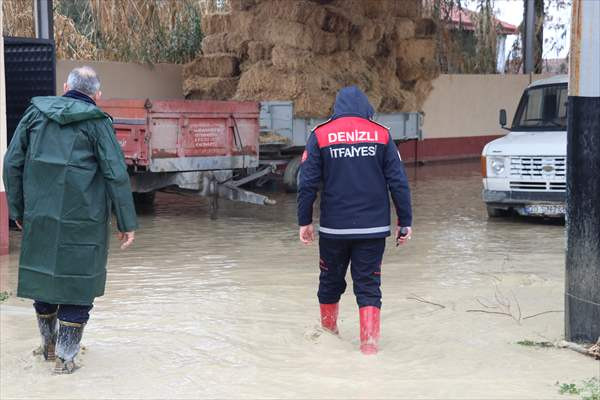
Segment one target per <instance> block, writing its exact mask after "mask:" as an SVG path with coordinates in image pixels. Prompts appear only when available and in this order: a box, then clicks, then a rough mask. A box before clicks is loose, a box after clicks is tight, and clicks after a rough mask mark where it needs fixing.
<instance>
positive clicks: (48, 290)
mask: <svg viewBox="0 0 600 400" xmlns="http://www.w3.org/2000/svg"><path fill="white" fill-rule="evenodd" d="M31 103H32V105H31V106H30V107H29V108H28V109H27V111H26V112H25V115H24V116H23V118H22V119H21V122H20V123H19V126H18V127H17V130H16V131H15V134H14V136H13V139H12V141H11V144H10V146H9V148H8V151H7V153H6V156H5V158H4V183H5V185H6V193H7V196H8V203H9V209H10V216H11V218H12V219H15V220H19V221H22V222H23V241H22V243H21V259H20V263H19V284H18V290H17V295H18V296H19V297H26V298H30V299H35V300H40V301H44V302H47V303H52V304H79V305H90V304H92V303H93V301H94V298H95V297H98V296H102V295H103V294H104V286H105V283H106V259H107V254H108V243H109V242H108V235H109V223H110V217H111V210H112V211H114V213H115V214H116V219H117V223H118V228H119V231H121V232H129V231H133V230H135V229H136V228H137V220H136V214H135V208H134V205H133V199H132V195H131V187H130V184H129V175H128V174H127V167H126V165H125V160H124V158H123V153H122V152H121V148H120V146H119V143H118V142H117V139H116V137H115V134H114V130H113V127H112V123H111V120H110V118H109V117H108V115H107V114H104V113H103V112H102V111H101V110H100V109H99V108H98V107H96V106H94V105H92V104H89V103H86V102H84V101H81V100H76V99H71V98H67V97H35V98H33V100H32V102H31Z"/></svg>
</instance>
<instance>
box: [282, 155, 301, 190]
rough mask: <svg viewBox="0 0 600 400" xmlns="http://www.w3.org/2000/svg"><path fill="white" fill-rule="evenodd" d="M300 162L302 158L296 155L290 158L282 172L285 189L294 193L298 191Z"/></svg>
mask: <svg viewBox="0 0 600 400" xmlns="http://www.w3.org/2000/svg"><path fill="white" fill-rule="evenodd" d="M301 162H302V158H301V157H300V156H298V157H295V158H292V159H291V160H290V162H289V163H288V164H287V165H286V166H285V171H284V172H283V184H284V185H285V190H286V191H287V192H290V193H296V192H297V191H298V184H299V182H300V164H301Z"/></svg>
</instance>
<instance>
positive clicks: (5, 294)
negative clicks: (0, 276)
mask: <svg viewBox="0 0 600 400" xmlns="http://www.w3.org/2000/svg"><path fill="white" fill-rule="evenodd" d="M9 297H10V293H8V292H0V303H2V302H3V301H4V300H6V299H8V298H9Z"/></svg>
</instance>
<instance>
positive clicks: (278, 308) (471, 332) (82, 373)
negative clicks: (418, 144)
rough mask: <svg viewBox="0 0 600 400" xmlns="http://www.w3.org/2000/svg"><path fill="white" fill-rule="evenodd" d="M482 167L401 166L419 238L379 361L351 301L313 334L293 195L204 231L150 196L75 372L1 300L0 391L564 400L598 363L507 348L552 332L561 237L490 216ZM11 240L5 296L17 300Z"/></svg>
mask: <svg viewBox="0 0 600 400" xmlns="http://www.w3.org/2000/svg"><path fill="white" fill-rule="evenodd" d="M478 170H479V163H460V164H444V165H441V164H438V165H433V166H425V167H420V168H417V169H409V170H408V173H409V176H410V178H411V187H412V190H413V202H414V214H415V221H414V239H413V240H412V241H411V242H410V243H409V245H407V246H405V247H403V248H399V249H398V248H395V247H393V246H392V242H391V241H388V248H387V249H386V255H385V259H384V266H383V293H384V298H383V308H382V339H381V349H380V353H379V355H377V356H375V357H364V356H362V355H361V354H360V352H359V351H358V333H359V332H358V315H357V314H358V313H357V308H356V303H355V302H354V298H353V295H352V293H351V292H348V293H346V294H345V295H344V297H343V298H342V304H341V313H340V318H341V321H340V337H335V336H333V335H331V334H328V333H324V332H322V331H321V329H320V328H319V326H318V304H317V299H316V288H317V278H318V263H317V246H315V245H313V246H311V247H305V246H303V245H301V244H300V243H299V241H298V239H297V228H296V225H295V197H294V196H293V195H287V194H283V193H275V194H273V197H274V198H275V199H276V200H277V201H278V205H276V206H272V207H258V206H247V205H241V204H235V203H225V202H223V203H222V204H221V210H220V218H219V219H218V220H216V221H212V220H210V219H209V218H208V215H209V207H208V202H207V201H206V200H204V199H197V198H183V197H179V196H176V195H170V194H169V195H167V194H161V195H159V196H158V197H157V204H156V207H155V210H154V211H153V212H151V213H145V214H143V215H141V216H140V223H141V229H140V231H139V234H138V235H137V241H136V243H135V245H134V247H133V248H131V249H130V250H128V251H124V252H123V251H119V250H118V249H117V246H116V243H113V249H114V250H113V251H112V254H111V256H110V259H109V266H108V270H109V278H108V284H107V291H106V295H105V296H104V297H102V298H99V299H97V302H96V304H95V308H94V310H93V311H92V317H91V319H90V322H89V324H88V326H87V327H86V331H85V334H84V338H83V344H84V346H85V350H84V351H83V352H82V354H81V356H80V357H79V359H80V362H81V364H82V368H81V369H80V370H78V371H77V373H76V374H75V375H72V376H52V375H51V374H50V370H51V365H50V364H48V363H44V362H43V361H42V360H40V359H38V358H34V357H33V356H32V355H31V350H32V349H33V348H34V347H36V345H37V344H38V338H37V331H36V324H35V319H34V314H33V310H32V308H31V302H30V301H29V300H22V299H18V298H15V297H14V296H11V297H10V298H9V299H8V300H6V301H4V302H3V303H2V304H1V305H0V334H1V335H0V356H1V357H0V360H1V361H0V367H1V389H0V397H1V398H2V399H8V398H27V399H32V398H56V399H59V398H60V399H69V398H74V399H81V398H86V399H96V398H97V399H109V398H110V399H113V398H136V399H137V398H302V399H308V398H428V399H429V398H477V399H480V398H486V399H488V398H489V399H491V398H493V399H506V398H511V399H523V398H565V397H564V396H562V395H560V394H559V393H558V388H557V386H556V382H557V381H560V382H561V383H563V382H566V383H578V382H580V381H582V380H584V379H589V378H591V377H593V376H600V363H598V362H597V361H594V360H592V359H590V358H586V357H584V356H582V355H579V354H577V353H574V352H571V351H569V350H559V349H542V348H535V347H526V346H521V345H518V344H517V343H516V342H518V341H521V340H525V339H529V340H535V341H550V342H554V341H557V340H559V339H561V338H562V336H563V318H564V315H563V313H562V310H563V295H564V247H565V241H564V226H562V225H561V224H560V223H551V222H550V223H549V222H544V221H541V220H525V219H522V218H515V219H501V220H488V219H487V216H486V214H485V208H484V207H483V204H482V202H481V196H480V191H481V181H480V178H479V172H478ZM11 239H12V245H11V246H12V253H11V256H10V257H8V258H4V259H2V264H1V266H0V278H1V280H0V283H1V287H0V291H3V290H6V291H9V292H12V293H14V292H15V288H16V273H17V258H18V240H19V233H17V232H12V233H11ZM348 279H350V277H349V276H348ZM349 288H351V285H349ZM427 302H430V303H427ZM431 303H435V304H431ZM474 310H475V311H474ZM482 311H486V312H482ZM490 311H492V312H498V313H499V314H494V313H489V312H490ZM545 312H548V313H545ZM538 313H544V314H541V315H537V316H535V314H538Z"/></svg>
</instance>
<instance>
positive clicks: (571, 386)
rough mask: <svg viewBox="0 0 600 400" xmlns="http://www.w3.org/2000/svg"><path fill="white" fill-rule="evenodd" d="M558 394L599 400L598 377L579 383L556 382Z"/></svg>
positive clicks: (599, 382) (584, 399)
mask: <svg viewBox="0 0 600 400" xmlns="http://www.w3.org/2000/svg"><path fill="white" fill-rule="evenodd" d="M556 385H557V386H558V392H559V393H560V394H572V395H579V396H580V397H579V398H580V399H581V400H600V379H599V378H591V379H588V380H585V381H583V382H582V383H581V384H580V385H577V384H575V383H560V382H556Z"/></svg>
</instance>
